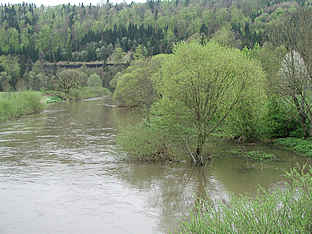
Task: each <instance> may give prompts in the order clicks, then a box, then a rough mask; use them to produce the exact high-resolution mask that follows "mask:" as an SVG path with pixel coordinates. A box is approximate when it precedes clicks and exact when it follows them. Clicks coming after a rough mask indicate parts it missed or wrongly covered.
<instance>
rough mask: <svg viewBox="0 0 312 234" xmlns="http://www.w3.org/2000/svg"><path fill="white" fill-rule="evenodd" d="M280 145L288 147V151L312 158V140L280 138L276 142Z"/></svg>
mask: <svg viewBox="0 0 312 234" xmlns="http://www.w3.org/2000/svg"><path fill="white" fill-rule="evenodd" d="M275 143H277V144H279V145H283V146H286V147H287V148H288V149H291V150H294V151H296V152H298V153H302V154H304V155H306V156H308V157H312V139H311V138H308V139H300V138H293V137H288V138H280V139H277V140H276V141H275Z"/></svg>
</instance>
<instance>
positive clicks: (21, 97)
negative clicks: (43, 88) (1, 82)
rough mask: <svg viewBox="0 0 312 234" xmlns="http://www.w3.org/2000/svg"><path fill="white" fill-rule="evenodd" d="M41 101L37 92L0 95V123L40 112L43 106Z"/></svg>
mask: <svg viewBox="0 0 312 234" xmlns="http://www.w3.org/2000/svg"><path fill="white" fill-rule="evenodd" d="M41 100H42V96H41V94H40V93H39V92H30V91H26V92H18V93H14V92H12V93H2V94H1V95H0V121H6V120H8V119H13V118H18V117H20V116H22V115H26V114H32V113H38V112H40V111H42V110H43V108H44V104H43V103H42V102H41Z"/></svg>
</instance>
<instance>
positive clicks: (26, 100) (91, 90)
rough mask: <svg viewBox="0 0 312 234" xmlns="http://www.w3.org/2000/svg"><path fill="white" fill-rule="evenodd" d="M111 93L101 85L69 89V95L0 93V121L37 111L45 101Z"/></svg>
mask: <svg viewBox="0 0 312 234" xmlns="http://www.w3.org/2000/svg"><path fill="white" fill-rule="evenodd" d="M105 95H111V93H110V91H109V90H108V89H106V88H102V87H84V88H81V89H75V90H71V91H70V93H69V95H65V94H64V93H63V92H57V91H46V92H43V93H41V92H38V91H24V92H2V93H0V122H3V121H6V120H9V119H15V118H18V117H20V116H22V115H27V114H33V113H39V112H40V111H42V110H43V109H44V107H45V105H46V104H47V103H53V102H60V101H63V100H74V101H78V100H81V99H86V98H93V97H101V96H105Z"/></svg>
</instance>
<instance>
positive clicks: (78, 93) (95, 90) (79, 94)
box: [67, 87, 111, 101]
mask: <svg viewBox="0 0 312 234" xmlns="http://www.w3.org/2000/svg"><path fill="white" fill-rule="evenodd" d="M107 95H111V92H110V91H109V90H108V89H107V88H103V87H83V88H80V89H72V90H70V92H69V94H68V96H67V99H69V100H74V101H78V100H82V99H86V98H95V97H102V96H107Z"/></svg>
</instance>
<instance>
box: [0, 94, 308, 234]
mask: <svg viewBox="0 0 312 234" xmlns="http://www.w3.org/2000/svg"><path fill="white" fill-rule="evenodd" d="M136 118H137V117H136V115H135V113H131V112H129V111H126V110H123V109H118V108H114V107H113V106H112V105H111V99H110V98H104V99H90V100H86V101H83V102H78V103H61V104H55V105H54V104H53V105H50V106H49V108H48V109H47V110H45V111H44V112H42V113H40V114H36V115H31V116H26V117H23V118H20V119H18V120H14V121H9V122H5V123H1V124H0V204H1V205H0V233H1V234H42V233H45V234H48V233H51V234H55V233H58V234H59V233H66V234H69V233H75V234H78V233H81V234H84V233H86V234H87V233H88V234H89V233H92V234H100V233H101V234H102V233H112V234H119V233H120V234H121V233H122V234H125V233H135V234H139V233H142V234H148V233H168V232H169V231H174V230H176V228H177V226H178V224H179V222H180V221H181V220H184V219H185V217H187V215H188V213H189V211H190V209H191V208H192V205H193V204H194V202H195V201H196V200H197V199H198V198H199V197H203V196H208V197H209V198H211V199H213V200H218V199H223V200H224V201H228V200H229V196H230V194H232V193H235V194H241V193H243V194H247V195H249V196H253V195H254V194H255V191H256V190H257V187H258V186H259V185H261V186H263V187H265V188H268V189H274V188H276V187H280V186H283V181H284V178H283V176H282V175H283V173H284V171H285V170H287V169H289V168H290V167H293V166H295V165H296V164H297V163H298V162H299V163H300V164H302V163H304V161H305V160H306V159H302V158H298V157H297V156H295V155H293V153H290V152H287V151H283V150H279V149H274V148H269V147H268V146H248V147H247V146H241V147H243V148H244V149H245V148H246V147H247V148H251V149H253V150H257V149H261V150H265V151H266V152H273V153H274V154H276V155H277V156H278V158H279V160H278V161H274V162H267V163H259V162H253V161H249V160H246V159H243V158H241V157H234V156H230V157H226V156H227V154H228V152H229V151H230V150H231V149H232V148H233V147H237V146H233V145H229V144H225V143H222V144H221V143H220V144H218V143H216V144H215V149H214V150H215V151H216V152H217V154H218V155H219V156H220V155H221V156H220V157H218V158H216V159H214V160H213V161H212V162H211V163H210V164H209V165H207V166H206V167H204V168H201V169H199V168H193V167H192V166H190V165H188V164H187V163H180V164H177V163H172V164H163V163H156V164H151V163H127V162H125V161H122V160H120V158H123V157H125V154H124V153H122V152H121V151H120V149H119V148H118V145H116V144H115V136H116V134H117V131H118V129H119V128H120V127H122V126H124V125H127V124H131V123H132V122H135V119H136Z"/></svg>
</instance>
